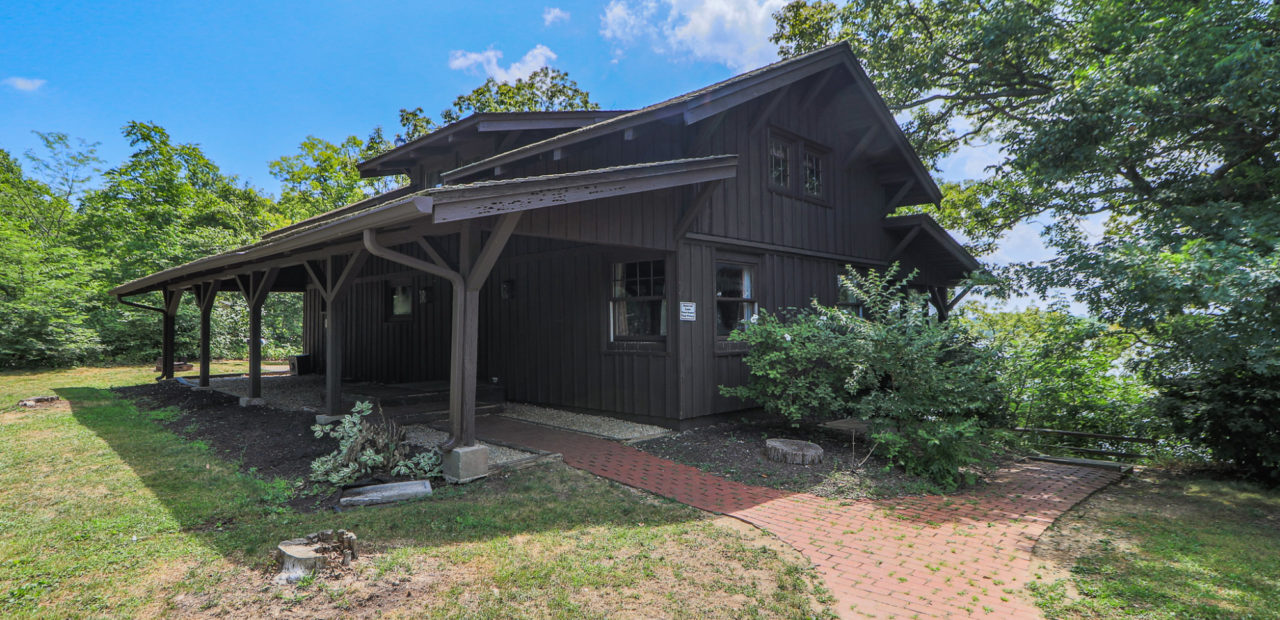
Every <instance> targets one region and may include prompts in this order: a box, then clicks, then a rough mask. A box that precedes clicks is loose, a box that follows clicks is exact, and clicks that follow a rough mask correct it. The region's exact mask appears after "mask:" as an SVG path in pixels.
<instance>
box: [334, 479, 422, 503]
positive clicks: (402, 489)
mask: <svg viewBox="0 0 1280 620" xmlns="http://www.w3.org/2000/svg"><path fill="white" fill-rule="evenodd" d="M428 495H431V483H430V482H428V481H426V480H411V481H409V482H391V483H388V484H374V485H370V486H367V487H359V488H355V489H348V490H347V491H345V492H343V494H342V499H341V500H338V504H339V505H340V506H344V507H350V506H373V505H375V504H389V503H391V502H402V501H404V500H407V499H416V498H419V497H426V496H428Z"/></svg>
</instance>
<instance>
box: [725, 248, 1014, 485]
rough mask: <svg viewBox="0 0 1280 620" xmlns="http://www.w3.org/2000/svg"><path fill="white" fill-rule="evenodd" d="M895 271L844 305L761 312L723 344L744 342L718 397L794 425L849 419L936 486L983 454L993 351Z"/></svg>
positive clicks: (866, 284)
mask: <svg viewBox="0 0 1280 620" xmlns="http://www.w3.org/2000/svg"><path fill="white" fill-rule="evenodd" d="M914 277H915V274H914V273H912V274H910V275H908V276H907V277H906V278H904V279H902V280H899V279H898V278H897V266H896V265H894V266H893V267H890V268H889V269H888V270H886V271H884V272H882V273H878V272H874V271H872V272H868V273H867V274H860V273H858V272H857V271H855V270H852V269H851V270H849V272H848V274H847V275H846V276H843V277H842V278H841V286H842V288H843V289H844V292H845V293H846V295H847V298H848V299H849V301H850V302H851V304H850V305H846V306H834V307H827V306H822V305H820V304H818V303H816V302H815V303H814V304H813V307H812V309H811V310H809V311H807V312H800V313H797V314H795V315H794V316H791V317H787V318H782V317H777V316H774V315H770V314H768V313H762V314H761V315H759V316H758V317H755V318H754V319H753V321H752V322H751V323H750V324H749V325H748V326H747V327H746V329H744V330H743V331H742V332H740V333H735V334H734V335H733V336H732V337H731V338H733V339H734V340H739V341H745V342H747V343H748V345H749V350H748V354H747V357H746V364H747V368H748V371H749V373H750V378H749V380H748V382H747V384H746V385H743V386H737V387H722V388H721V392H722V393H723V394H725V395H726V396H730V397H737V398H742V399H746V400H750V401H754V402H756V403H759V404H760V405H762V406H763V407H764V408H765V409H766V410H768V411H771V412H774V413H777V414H779V415H781V416H783V417H785V418H786V419H788V420H790V421H792V422H799V421H801V420H820V419H830V418H842V417H857V418H860V419H864V420H869V421H871V422H872V424H873V429H874V432H873V437H874V438H875V439H876V440H877V441H878V442H880V445H881V446H883V449H884V450H885V452H886V453H887V456H888V457H889V458H890V459H892V460H893V461H894V462H895V463H898V464H899V465H901V466H902V467H904V468H905V469H906V470H907V471H909V472H912V473H914V474H918V475H923V476H927V477H928V478H929V479H931V480H932V481H934V482H935V483H937V484H938V485H940V486H942V487H944V488H954V487H955V486H957V485H958V484H960V483H961V482H964V481H967V480H969V479H970V476H969V475H967V474H966V473H964V470H965V469H966V468H967V467H969V466H972V465H975V464H977V463H979V462H980V461H982V460H983V459H985V458H986V457H988V456H989V455H990V447H989V445H990V444H989V442H990V440H991V439H992V435H991V433H990V432H989V431H988V430H987V429H988V428H989V427H991V426H997V425H1004V424H1006V423H1007V422H1008V420H1007V408H1006V407H1005V401H1004V397H1003V391H1002V389H1001V386H1000V384H999V382H998V381H997V377H996V375H995V368H996V362H995V358H994V355H993V352H992V351H990V350H989V349H987V348H986V347H984V346H982V345H981V343H980V342H979V341H978V340H977V339H975V338H974V337H973V336H972V334H970V333H969V331H968V329H967V328H966V326H965V325H964V324H963V323H960V322H955V321H938V320H937V318H936V317H934V316H929V315H927V314H926V313H924V312H922V311H921V308H923V307H925V303H926V301H925V296H924V294H922V293H919V292H916V291H913V290H910V289H908V288H906V286H905V284H906V283H908V282H910V280H911V279H913V278H914Z"/></svg>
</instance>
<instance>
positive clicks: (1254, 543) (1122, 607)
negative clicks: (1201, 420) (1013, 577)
mask: <svg viewBox="0 0 1280 620" xmlns="http://www.w3.org/2000/svg"><path fill="white" fill-rule="evenodd" d="M1046 542H1047V543H1049V544H1048V546H1049V547H1054V548H1057V549H1058V550H1059V552H1060V553H1058V554H1057V556H1058V557H1056V558H1053V559H1054V561H1053V562H1050V563H1049V565H1048V566H1047V568H1050V569H1051V568H1055V567H1056V568H1059V569H1062V570H1063V574H1062V575H1061V577H1059V578H1057V579H1045V580H1042V581H1041V582H1039V583H1037V584H1034V587H1033V594H1034V596H1035V597H1036V599H1037V602H1038V603H1039V605H1040V607H1041V608H1042V609H1044V611H1045V614H1046V615H1047V616H1048V617H1050V618H1121V617H1139V618H1280V553H1278V551H1280V491H1277V490H1266V489H1263V488H1260V487H1257V486H1254V485H1250V484H1247V483H1243V482H1236V481H1226V480H1218V479H1214V478H1211V477H1207V476H1196V475H1182V476H1172V475H1161V474H1157V473H1152V472H1148V473H1144V474H1138V475H1135V477H1134V478H1132V479H1130V480H1129V481H1128V482H1127V483H1124V484H1121V485H1117V486H1114V487H1112V488H1110V489H1108V490H1107V491H1104V492H1103V493H1101V494H1099V495H1098V496H1096V497H1094V498H1092V499H1090V500H1089V501H1088V502H1086V503H1085V504H1084V505H1083V506H1081V507H1080V508H1078V509H1077V510H1075V511H1073V512H1072V513H1069V514H1068V515H1067V517H1065V518H1064V519H1062V520H1060V521H1059V522H1058V523H1057V524H1056V525H1055V526H1054V528H1053V530H1052V531H1051V532H1050V534H1049V535H1047V536H1046V538H1045V539H1043V540H1042V542H1041V545H1042V546H1045V543H1046Z"/></svg>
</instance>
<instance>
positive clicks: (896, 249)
mask: <svg viewBox="0 0 1280 620" xmlns="http://www.w3.org/2000/svg"><path fill="white" fill-rule="evenodd" d="M921 228H923V227H922V226H916V227H915V228H912V229H911V230H909V231H907V234H906V236H904V237H903V238H902V240H901V241H899V242H898V245H895V246H893V251H892V252H889V262H890V263H892V262H893V261H895V260H898V257H899V256H901V255H902V253H903V252H904V251H906V249H907V246H909V245H911V242H912V241H915V239H916V237H917V236H918V235H919V234H920V229H921Z"/></svg>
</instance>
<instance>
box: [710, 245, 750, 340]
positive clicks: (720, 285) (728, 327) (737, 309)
mask: <svg viewBox="0 0 1280 620" xmlns="http://www.w3.org/2000/svg"><path fill="white" fill-rule="evenodd" d="M754 271H755V270H754V269H753V268H752V267H751V266H750V265H741V264H737V263H716V336H718V337H721V338H724V337H727V336H728V335H729V334H730V333H731V332H733V330H735V329H738V328H739V327H741V326H742V324H743V322H744V321H747V320H750V319H751V317H752V316H754V315H755V313H756V308H757V306H756V299H755V291H754V287H753V286H752V281H753V280H754V278H753V276H754Z"/></svg>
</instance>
